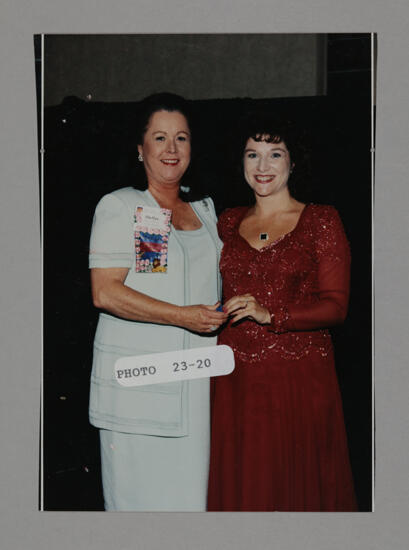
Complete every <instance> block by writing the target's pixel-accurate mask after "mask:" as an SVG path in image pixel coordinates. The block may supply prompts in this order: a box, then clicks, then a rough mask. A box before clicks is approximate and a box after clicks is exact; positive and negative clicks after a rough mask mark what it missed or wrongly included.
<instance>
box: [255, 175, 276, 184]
mask: <svg viewBox="0 0 409 550" xmlns="http://www.w3.org/2000/svg"><path fill="white" fill-rule="evenodd" d="M254 178H255V180H256V182H257V183H270V182H272V181H273V179H274V176H272V175H268V176H254Z"/></svg>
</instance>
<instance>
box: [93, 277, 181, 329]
mask: <svg viewBox="0 0 409 550" xmlns="http://www.w3.org/2000/svg"><path fill="white" fill-rule="evenodd" d="M93 298H94V305H95V306H96V307H98V308H99V309H103V310H105V311H107V312H108V313H111V314H113V315H116V316H118V317H122V318H123V319H128V320H130V321H142V322H147V323H157V324H162V325H176V326H178V325H179V326H180V325H182V308H181V307H180V306H177V305H174V304H171V303H169V302H163V301H161V300H157V299H155V298H152V297H151V296H147V295H146V294H143V293H142V292H138V291H136V290H133V289H132V288H129V287H127V286H126V285H124V284H123V283H122V282H121V281H119V280H115V281H109V282H106V283H105V284H104V285H99V286H96V285H94V286H93Z"/></svg>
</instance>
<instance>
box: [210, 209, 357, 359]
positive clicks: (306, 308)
mask: <svg viewBox="0 0 409 550" xmlns="http://www.w3.org/2000/svg"><path fill="white" fill-rule="evenodd" d="M246 211H247V208H246V207H239V208H234V209H229V210H226V211H225V212H224V213H223V214H222V215H221V217H220V219H219V225H218V228H219V234H220V237H221V239H222V241H223V243H224V247H223V250H222V255H221V261H220V270H221V273H222V277H223V302H226V301H227V300H228V299H229V298H231V297H233V296H235V295H240V294H246V293H250V294H252V295H253V296H254V297H255V298H256V299H257V300H258V302H259V303H260V304H261V305H263V306H264V307H266V308H267V309H268V310H269V311H270V312H275V311H280V310H282V308H285V309H286V311H287V312H288V323H287V326H284V328H283V332H282V333H280V334H277V333H275V332H272V331H271V330H269V328H268V326H261V325H259V324H257V323H256V322H254V321H250V320H243V321H242V322H239V323H238V324H237V325H236V326H234V325H232V324H231V323H229V324H228V325H227V326H226V328H225V329H224V330H223V332H222V334H221V336H220V343H223V344H227V345H229V346H231V347H232V348H233V350H234V352H235V354H236V357H238V358H240V359H242V360H243V361H246V362H250V363H254V362H257V361H259V360H261V359H263V358H268V357H272V358H273V357H277V354H278V355H279V356H280V357H282V358H284V359H289V360H296V359H299V358H301V357H303V356H305V355H307V354H309V353H317V352H318V353H320V354H321V355H323V356H326V355H328V353H329V352H330V351H331V349H332V344H331V337H330V334H329V331H328V329H327V328H326V327H327V326H330V324H331V323H329V324H328V325H325V324H324V325H323V326H319V323H318V327H316V328H314V329H313V330H300V329H299V328H298V327H297V319H298V318H300V319H301V317H302V316H304V317H305V315H307V316H308V315H314V308H315V306H316V305H317V303H318V302H319V301H320V300H321V298H322V295H323V292H325V290H326V288H330V287H331V286H333V285H334V282H333V280H331V278H332V275H331V274H333V273H334V271H336V268H337V266H338V265H339V266H340V268H343V266H345V264H348V265H347V268H348V270H349V246H348V243H347V241H346V237H345V234H344V231H343V228H342V224H341V222H340V220H339V217H338V214H337V212H336V210H335V209H334V208H333V207H331V206H323V205H315V204H309V205H307V206H306V207H305V208H304V210H303V212H302V213H301V215H300V218H299V221H298V224H297V225H296V227H295V228H294V229H293V230H292V231H291V232H290V233H287V234H286V235H284V236H282V237H280V238H279V239H277V240H276V241H275V242H272V243H270V244H268V245H267V246H265V247H264V248H262V249H261V250H257V249H255V248H253V247H251V246H250V245H249V244H248V243H247V241H246V240H245V239H244V238H243V237H242V236H241V235H240V234H239V231H238V228H239V225H240V222H241V220H242V219H243V217H244V215H245V213H246ZM323 265H328V266H329V267H330V268H329V269H322V267H321V266H323ZM326 273H327V274H328V275H326ZM337 284H338V286H339V283H337ZM344 284H345V285H349V279H348V280H346V281H345V283H343V282H342V283H341V286H344ZM341 292H343V290H342V289H341ZM345 296H346V300H348V288H345ZM321 309H322V308H321ZM292 312H293V315H292ZM320 314H321V315H322V312H321V313H320ZM300 326H305V324H304V325H302V324H301V325H300Z"/></svg>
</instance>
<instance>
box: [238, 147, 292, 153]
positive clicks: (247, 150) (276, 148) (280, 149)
mask: <svg viewBox="0 0 409 550" xmlns="http://www.w3.org/2000/svg"><path fill="white" fill-rule="evenodd" d="M250 151H252V152H254V153H256V152H257V151H256V149H251V148H250V149H244V152H245V153H249V152H250ZM270 151H282V152H283V153H287V152H288V151H287V150H286V149H283V148H282V147H272V148H271V149H270Z"/></svg>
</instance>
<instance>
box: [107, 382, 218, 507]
mask: <svg viewBox="0 0 409 550" xmlns="http://www.w3.org/2000/svg"><path fill="white" fill-rule="evenodd" d="M188 387H189V389H188V391H189V397H188V401H189V412H188V418H189V427H188V431H189V434H188V435H187V436H184V437H160V436H153V435H138V434H128V433H121V432H116V431H111V430H100V441H101V467H102V484H103V491H104V501H105V509H106V510H108V511H144V512H148V511H156V512H166V511H180V512H189V511H192V512H203V511H205V510H206V500H207V481H208V470H209V447H210V443H209V438H210V428H209V426H210V422H209V415H210V410H209V409H210V406H209V379H208V378H206V379H201V380H190V381H189V382H188Z"/></svg>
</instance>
